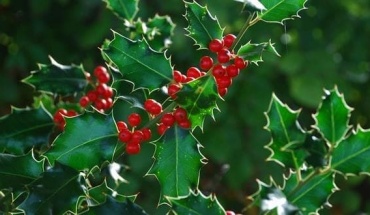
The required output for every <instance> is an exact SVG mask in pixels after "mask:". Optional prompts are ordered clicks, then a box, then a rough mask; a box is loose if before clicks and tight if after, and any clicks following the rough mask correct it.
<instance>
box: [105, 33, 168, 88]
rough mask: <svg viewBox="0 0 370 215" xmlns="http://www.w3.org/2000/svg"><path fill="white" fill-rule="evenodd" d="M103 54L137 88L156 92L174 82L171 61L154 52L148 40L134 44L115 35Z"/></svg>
mask: <svg viewBox="0 0 370 215" xmlns="http://www.w3.org/2000/svg"><path fill="white" fill-rule="evenodd" d="M102 52H103V55H105V56H106V57H108V58H109V60H110V61H112V62H113V63H114V64H115V65H116V66H117V68H118V69H119V71H120V72H121V73H122V75H123V78H124V79H126V80H129V81H131V82H133V83H135V88H148V89H149V90H154V89H156V88H160V87H162V86H164V85H165V84H167V83H168V82H170V81H171V80H172V67H171V64H170V61H169V59H168V58H167V57H166V56H165V55H164V54H163V53H160V52H156V51H154V50H152V49H151V48H150V47H149V45H148V43H147V42H146V40H139V41H136V42H134V41H132V40H130V39H128V38H126V37H124V36H121V35H120V34H118V33H114V39H113V40H112V41H111V42H110V43H109V44H108V45H106V46H105V47H104V49H102Z"/></svg>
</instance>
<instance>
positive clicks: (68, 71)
mask: <svg viewBox="0 0 370 215" xmlns="http://www.w3.org/2000/svg"><path fill="white" fill-rule="evenodd" d="M50 61H51V64H48V65H44V64H40V65H39V70H36V71H32V72H31V75H30V76H28V77H27V78H25V79H23V80H22V81H23V82H24V83H27V84H29V85H31V86H33V87H34V88H35V89H36V90H37V91H42V92H47V93H51V94H59V95H61V96H66V95H71V94H73V93H75V92H81V91H83V90H84V89H85V87H86V86H87V83H88V82H87V80H86V77H85V74H84V69H83V68H82V66H76V65H71V66H67V65H61V64H59V63H57V62H56V61H55V60H54V59H52V58H50Z"/></svg>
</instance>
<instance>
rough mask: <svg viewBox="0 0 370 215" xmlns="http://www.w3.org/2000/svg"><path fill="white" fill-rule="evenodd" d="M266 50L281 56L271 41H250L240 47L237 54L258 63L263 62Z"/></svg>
mask: <svg viewBox="0 0 370 215" xmlns="http://www.w3.org/2000/svg"><path fill="white" fill-rule="evenodd" d="M264 52H270V53H273V54H275V55H277V56H280V55H279V53H278V52H277V51H276V49H275V47H274V44H273V43H271V41H269V42H265V43H259V44H253V43H251V42H248V43H247V44H245V45H243V46H241V47H240V49H239V50H238V52H237V54H238V56H240V57H242V58H243V59H245V60H248V61H250V62H252V63H254V64H256V65H258V63H259V62H263V60H262V54H263V53H264Z"/></svg>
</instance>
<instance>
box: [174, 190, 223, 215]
mask: <svg viewBox="0 0 370 215" xmlns="http://www.w3.org/2000/svg"><path fill="white" fill-rule="evenodd" d="M167 199H168V201H169V202H170V203H171V205H172V212H173V213H174V214H179V215H181V214H188V215H200V214H212V215H217V214H220V215H224V214H225V210H224V209H223V208H222V206H221V205H220V203H219V202H218V200H217V198H216V197H215V196H212V195H210V196H205V195H203V194H202V193H201V192H200V191H198V193H193V192H190V193H189V194H188V195H187V196H185V197H177V198H167Z"/></svg>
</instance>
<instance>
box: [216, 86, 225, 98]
mask: <svg viewBox="0 0 370 215" xmlns="http://www.w3.org/2000/svg"><path fill="white" fill-rule="evenodd" d="M217 90H218V94H219V95H220V96H221V97H224V96H225V95H226V93H227V88H218V89H217Z"/></svg>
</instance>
